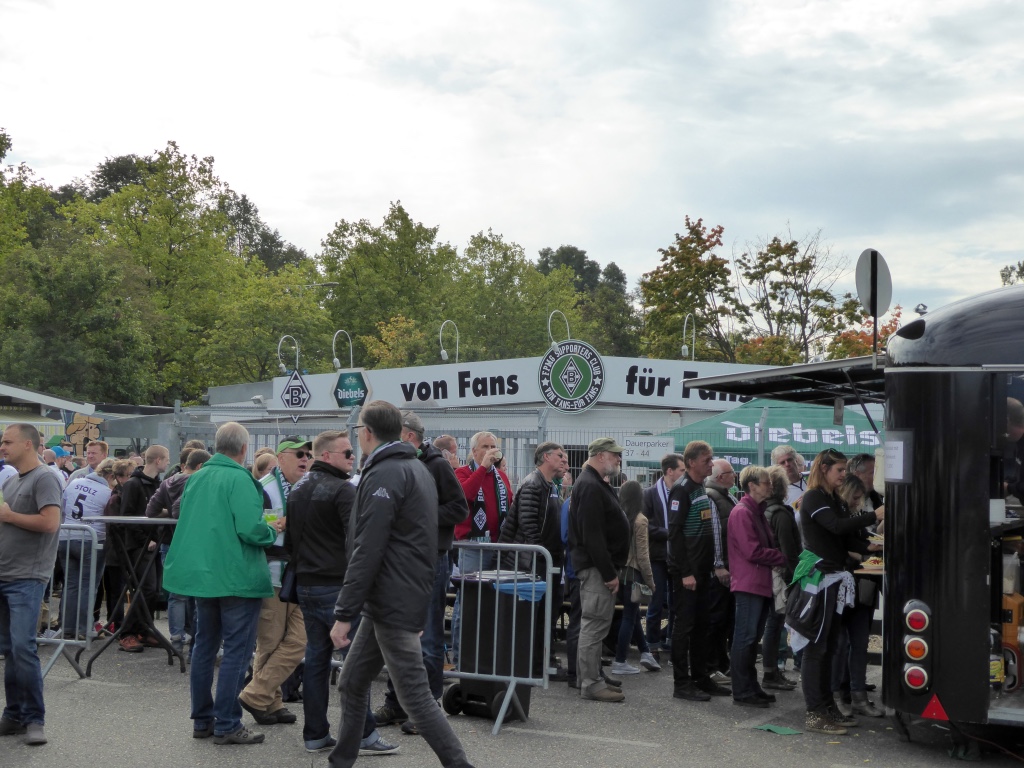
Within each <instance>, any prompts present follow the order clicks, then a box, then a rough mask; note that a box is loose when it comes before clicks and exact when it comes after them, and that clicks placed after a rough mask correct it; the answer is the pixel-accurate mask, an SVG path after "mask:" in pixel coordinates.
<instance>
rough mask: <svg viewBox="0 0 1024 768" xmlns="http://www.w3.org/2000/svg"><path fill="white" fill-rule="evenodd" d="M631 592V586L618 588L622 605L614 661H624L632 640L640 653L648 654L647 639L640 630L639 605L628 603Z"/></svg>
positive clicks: (623, 585)
mask: <svg viewBox="0 0 1024 768" xmlns="http://www.w3.org/2000/svg"><path fill="white" fill-rule="evenodd" d="M632 591H633V586H632V585H631V584H628V585H627V584H622V585H620V586H619V602H621V603H622V621H620V622H619V641H618V644H617V645H616V647H615V660H616V661H625V660H626V656H627V654H629V643H630V640H632V641H633V642H634V643H636V646H637V648H639V649H640V653H648V652H649V651H650V650H651V649H650V646H648V645H647V638H645V637H644V633H643V631H642V630H641V629H640V603H631V602H630V601H629V598H630V593H631V592H632Z"/></svg>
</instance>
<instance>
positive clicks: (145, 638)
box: [139, 635, 160, 648]
mask: <svg viewBox="0 0 1024 768" xmlns="http://www.w3.org/2000/svg"><path fill="white" fill-rule="evenodd" d="M139 642H140V643H142V644H143V645H147V646H149V647H150V648H159V647H160V641H159V640H157V639H156V638H155V637H153V636H152V635H139Z"/></svg>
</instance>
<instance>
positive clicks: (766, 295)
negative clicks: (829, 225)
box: [732, 230, 858, 362]
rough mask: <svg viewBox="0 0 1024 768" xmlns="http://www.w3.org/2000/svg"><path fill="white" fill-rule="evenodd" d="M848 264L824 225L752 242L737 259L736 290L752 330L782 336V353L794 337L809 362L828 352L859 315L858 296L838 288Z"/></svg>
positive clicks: (737, 306)
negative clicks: (799, 234) (800, 234)
mask: <svg viewBox="0 0 1024 768" xmlns="http://www.w3.org/2000/svg"><path fill="white" fill-rule="evenodd" d="M845 266H846V264H845V260H844V259H842V258H840V257H838V256H836V255H835V254H833V253H832V252H831V250H830V248H829V247H828V246H827V245H825V244H824V243H823V242H822V240H821V232H820V230H819V231H818V232H815V233H812V234H809V235H807V236H805V237H804V238H803V239H802V240H796V239H794V238H793V237H792V235H790V236H789V238H788V239H786V240H783V239H782V238H781V237H779V236H774V237H772V238H771V239H766V240H762V241H760V242H759V243H757V244H756V245H755V246H748V250H747V251H746V252H744V253H743V254H741V255H740V256H739V257H738V258H737V259H736V268H737V269H736V276H737V283H738V285H739V290H738V291H737V292H736V293H734V294H733V296H732V302H733V308H734V311H735V313H736V316H737V317H738V318H739V319H740V321H741V323H742V325H743V327H744V330H745V332H746V334H747V335H748V336H749V337H752V338H759V339H777V340H779V342H778V343H776V344H775V345H774V348H775V349H776V351H777V352H779V353H781V352H782V351H783V349H784V348H785V346H786V344H782V343H781V342H782V340H788V345H789V346H791V347H792V348H793V349H795V350H796V351H797V352H798V353H799V357H800V359H802V360H803V361H804V362H806V361H808V360H809V359H810V358H811V356H812V355H814V354H817V353H820V352H823V351H824V349H825V347H826V346H827V345H828V343H829V340H830V339H832V338H833V337H834V336H835V335H836V334H838V333H839V332H841V331H842V330H843V329H844V328H846V327H847V326H848V325H850V324H852V323H853V322H854V321H855V320H856V318H857V316H858V310H857V306H858V305H857V302H856V300H855V299H853V297H852V296H850V295H849V294H847V295H846V296H845V297H840V296H837V295H836V294H835V293H834V292H833V290H832V289H833V288H834V286H835V284H836V281H837V280H838V279H839V278H840V276H841V275H842V273H843V271H844V269H845ZM737 357H738V359H740V360H743V361H744V362H754V361H753V360H749V361H748V360H745V359H744V358H743V357H742V356H741V355H738V356H737ZM788 357H789V355H788V354H783V355H782V358H783V359H788Z"/></svg>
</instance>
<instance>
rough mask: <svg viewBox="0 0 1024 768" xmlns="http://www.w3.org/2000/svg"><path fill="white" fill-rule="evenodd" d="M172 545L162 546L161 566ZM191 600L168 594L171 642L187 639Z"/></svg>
mask: <svg viewBox="0 0 1024 768" xmlns="http://www.w3.org/2000/svg"><path fill="white" fill-rule="evenodd" d="M170 547H171V545H170V544H161V545H160V564H161V565H163V564H164V561H165V560H166V559H167V550H168V549H170ZM188 603H189V598H187V597H185V596H184V595H176V594H174V593H173V592H168V593H167V632H168V633H169V634H170V636H171V640H172V641H174V640H184V639H185V613H186V612H187V610H188Z"/></svg>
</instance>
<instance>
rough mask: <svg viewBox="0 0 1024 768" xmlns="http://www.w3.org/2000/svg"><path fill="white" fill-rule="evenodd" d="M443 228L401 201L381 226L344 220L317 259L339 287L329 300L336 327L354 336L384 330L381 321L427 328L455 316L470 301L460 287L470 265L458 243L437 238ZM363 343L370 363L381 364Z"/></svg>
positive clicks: (327, 277) (326, 276)
mask: <svg viewBox="0 0 1024 768" xmlns="http://www.w3.org/2000/svg"><path fill="white" fill-rule="evenodd" d="M437 229H438V228H437V227H427V226H425V225H423V224H421V223H419V222H415V221H413V220H412V217H410V216H409V214H408V213H407V212H406V210H405V209H404V208H403V207H402V204H401V202H395V203H392V204H391V207H390V210H389V211H388V214H387V216H385V217H384V221H383V223H382V224H381V225H380V226H374V225H373V224H371V223H370V222H369V221H367V220H365V219H362V220H360V221H357V222H349V221H345V220H344V219H343V220H341V221H339V222H338V223H337V224H336V225H335V227H334V229H333V230H332V231H331V233H330V234H329V235H328V236H327V237H326V238H325V239H324V240H323V241H322V243H321V252H320V255H319V257H318V263H319V269H320V271H321V273H322V274H323V276H324V279H325V280H326V281H329V282H337V283H338V284H339V285H338V286H337V287H336V288H335V289H334V290H332V291H331V295H330V296H329V297H328V299H327V300H326V302H325V305H326V307H327V309H328V312H329V314H330V316H331V318H332V320H333V321H334V324H335V325H336V326H337V327H338V328H344V329H345V330H347V331H348V332H349V333H350V334H351V335H352V338H353V340H356V339H357V337H364V336H375V335H378V333H379V330H380V329H379V328H378V323H379V322H380V321H381V320H382V319H391V318H395V317H398V316H401V317H403V318H405V319H406V320H409V321H412V322H413V323H415V324H416V326H417V327H420V328H426V327H427V326H430V325H433V323H434V322H435V321H436V322H437V324H438V325H439V324H440V322H441V320H442V319H444V318H447V317H450V316H451V315H450V312H451V311H452V310H453V309H454V308H456V307H457V305H458V304H459V303H460V302H462V301H463V300H464V297H461V296H457V295H456V293H455V291H454V287H455V285H456V283H457V281H458V279H459V277H460V275H461V273H462V271H463V268H464V265H463V263H462V261H461V260H460V259H459V257H458V253H457V251H456V250H455V248H453V247H452V246H451V245H449V244H448V243H439V242H438V241H437ZM357 346H358V347H361V349H359V350H358V351H357V357H361V358H363V359H365V360H366V361H367V364H368V366H369V367H372V366H373V365H375V364H377V363H378V362H379V360H378V359H377V358H375V357H374V356H372V355H370V354H369V352H368V350H367V348H366V346H365V345H364V344H363V343H362V342H357Z"/></svg>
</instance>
